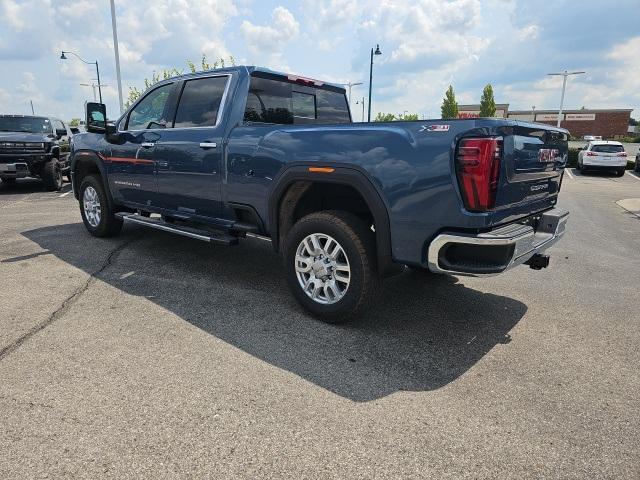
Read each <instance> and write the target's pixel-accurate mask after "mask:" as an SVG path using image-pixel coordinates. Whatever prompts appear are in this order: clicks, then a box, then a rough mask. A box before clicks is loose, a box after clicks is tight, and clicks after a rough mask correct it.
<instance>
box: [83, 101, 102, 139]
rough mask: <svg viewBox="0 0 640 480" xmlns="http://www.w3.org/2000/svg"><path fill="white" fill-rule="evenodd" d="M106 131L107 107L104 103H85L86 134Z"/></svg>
mask: <svg viewBox="0 0 640 480" xmlns="http://www.w3.org/2000/svg"><path fill="white" fill-rule="evenodd" d="M106 131H107V107H106V106H105V105H104V103H95V102H87V132H92V133H105V132H106Z"/></svg>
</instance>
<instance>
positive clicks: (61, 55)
mask: <svg viewBox="0 0 640 480" xmlns="http://www.w3.org/2000/svg"><path fill="white" fill-rule="evenodd" d="M65 53H70V54H71V55H73V56H75V57H76V58H77V59H78V60H80V61H81V62H83V63H86V64H87V65H95V66H96V77H97V78H98V94H99V95H100V103H102V89H101V88H100V87H101V84H100V68H99V67H98V61H97V60H96V61H95V62H87V61H86V60H84V59H83V58H82V57H81V56H80V55H78V54H77V53H74V52H65V51H64V50H63V51H62V53H61V54H60V60H66V59H67V57H66V55H65Z"/></svg>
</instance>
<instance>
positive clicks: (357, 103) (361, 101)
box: [356, 97, 364, 122]
mask: <svg viewBox="0 0 640 480" xmlns="http://www.w3.org/2000/svg"><path fill="white" fill-rule="evenodd" d="M359 104H361V105H362V121H363V122H364V97H362V100H356V105H359Z"/></svg>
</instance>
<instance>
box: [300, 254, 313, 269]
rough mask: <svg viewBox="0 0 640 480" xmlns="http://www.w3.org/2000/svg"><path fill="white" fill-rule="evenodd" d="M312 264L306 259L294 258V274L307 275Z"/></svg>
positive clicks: (301, 257)
mask: <svg viewBox="0 0 640 480" xmlns="http://www.w3.org/2000/svg"><path fill="white" fill-rule="evenodd" d="M311 265H312V262H311V260H310V259H309V258H308V257H303V256H301V255H297V256H296V272H300V273H307V272H309V271H310V270H311Z"/></svg>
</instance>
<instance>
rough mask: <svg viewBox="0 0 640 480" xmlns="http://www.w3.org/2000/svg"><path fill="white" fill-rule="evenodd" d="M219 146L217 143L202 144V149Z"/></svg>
mask: <svg viewBox="0 0 640 480" xmlns="http://www.w3.org/2000/svg"><path fill="white" fill-rule="evenodd" d="M217 146H218V144H217V143H215V142H201V143H200V148H216V147H217Z"/></svg>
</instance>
